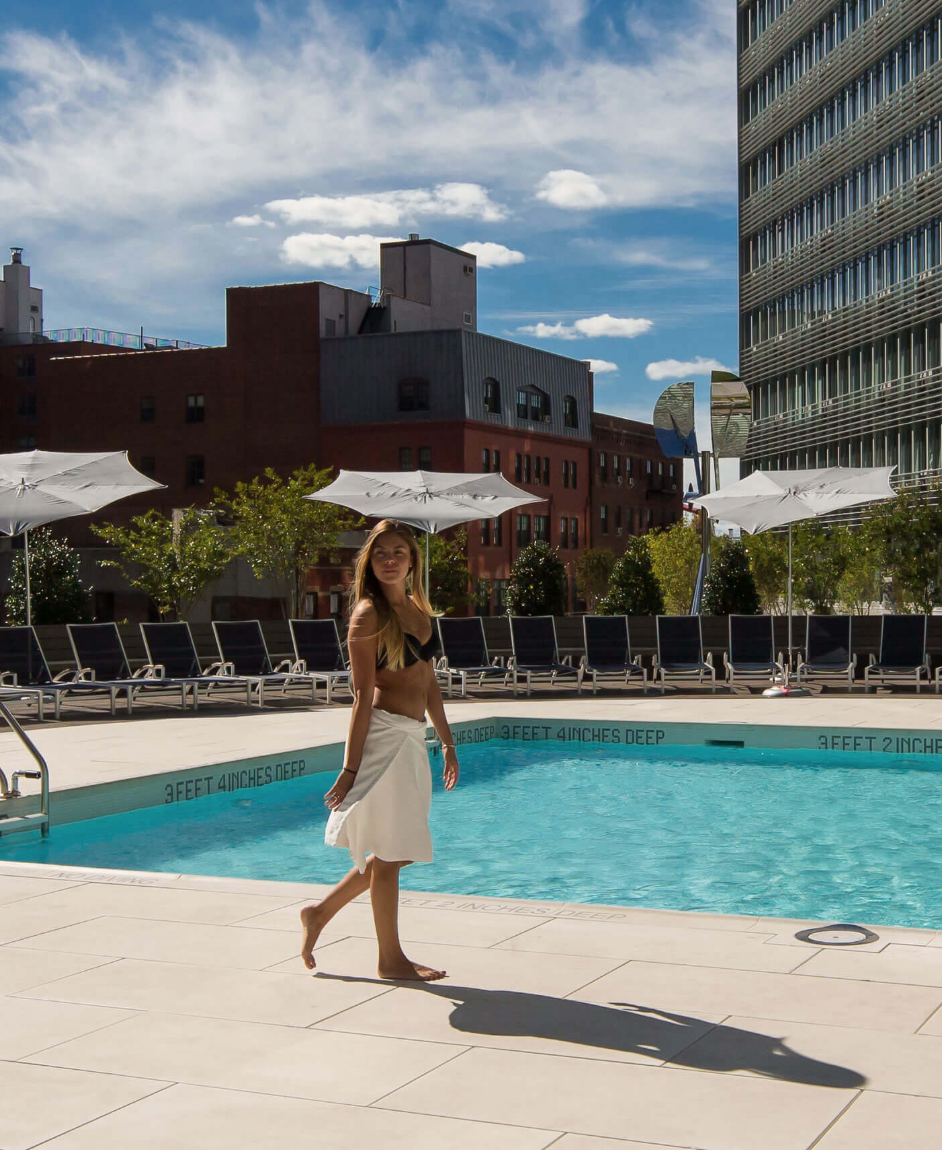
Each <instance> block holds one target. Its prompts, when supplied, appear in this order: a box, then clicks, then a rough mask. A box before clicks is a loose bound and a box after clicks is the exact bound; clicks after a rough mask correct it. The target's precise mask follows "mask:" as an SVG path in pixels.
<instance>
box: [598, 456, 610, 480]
mask: <svg viewBox="0 0 942 1150" xmlns="http://www.w3.org/2000/svg"><path fill="white" fill-rule="evenodd" d="M599 479H601V481H602V482H603V483H608V456H607V455H606V454H605V452H604V451H600V452H599Z"/></svg>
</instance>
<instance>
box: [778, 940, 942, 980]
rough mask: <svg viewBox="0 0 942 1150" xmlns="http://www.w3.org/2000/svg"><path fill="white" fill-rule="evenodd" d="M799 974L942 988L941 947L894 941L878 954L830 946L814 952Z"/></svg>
mask: <svg viewBox="0 0 942 1150" xmlns="http://www.w3.org/2000/svg"><path fill="white" fill-rule="evenodd" d="M800 973H801V974H803V975H813V976H816V977H819V978H843V979H853V980H855V981H857V982H892V983H896V984H902V983H908V984H910V985H913V986H939V987H942V949H940V948H939V947H937V946H900V945H899V944H898V943H891V944H890V945H889V946H887V947H886V948H885V949H884V950H882V951H880V952H879V953H878V954H860V953H856V954H855V953H854V951H853V950H850V949H847V950H839V949H838V948H837V947H830V948H826V949H822V950H820V951H819V952H818V953H817V954H815V955H813V956H812V957H811V958H810V959H809V960H808V961H807V962H806V963H805V965H804V966H803V967H802V968H801V971H800Z"/></svg>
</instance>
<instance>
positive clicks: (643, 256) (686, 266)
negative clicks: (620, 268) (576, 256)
mask: <svg viewBox="0 0 942 1150" xmlns="http://www.w3.org/2000/svg"><path fill="white" fill-rule="evenodd" d="M615 258H616V259H617V260H618V262H619V263H622V264H626V265H627V266H628V267H633V268H644V267H650V268H665V269H671V270H673V271H682V272H705V271H709V270H710V268H711V267H712V265H711V263H710V261H709V260H708V259H706V258H704V257H702V256H669V255H664V254H663V253H660V252H653V251H646V250H645V249H644V248H637V249H633V250H628V251H623V252H621V253H617V254H616V256H615Z"/></svg>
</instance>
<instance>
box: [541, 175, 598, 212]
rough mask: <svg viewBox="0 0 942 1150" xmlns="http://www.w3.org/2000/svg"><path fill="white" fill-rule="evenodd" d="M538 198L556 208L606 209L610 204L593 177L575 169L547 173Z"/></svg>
mask: <svg viewBox="0 0 942 1150" xmlns="http://www.w3.org/2000/svg"><path fill="white" fill-rule="evenodd" d="M536 198H537V199H538V200H545V201H546V202H547V203H548V204H552V205H553V207H555V208H604V207H605V205H606V204H607V203H608V202H609V199H608V196H607V195H606V194H605V192H603V191H602V189H601V188H600V187H599V185H598V183H597V182H596V181H595V180H594V179H593V178H592V177H591V176H587V175H586V173H585V172H577V171H575V170H574V169H573V168H561V169H559V170H557V171H555V172H547V173H546V175H545V176H544V177H543V179H542V180H540V182H539V185H538V186H537V192H536Z"/></svg>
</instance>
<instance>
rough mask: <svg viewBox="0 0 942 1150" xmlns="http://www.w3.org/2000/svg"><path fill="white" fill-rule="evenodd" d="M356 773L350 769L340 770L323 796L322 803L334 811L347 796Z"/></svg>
mask: <svg viewBox="0 0 942 1150" xmlns="http://www.w3.org/2000/svg"><path fill="white" fill-rule="evenodd" d="M355 779H356V775H354V774H352V773H351V772H350V771H341V772H340V774H339V775H338V776H337V781H336V782H335V783H334V785H333V786H332V787H331V788H330V790H329V791H328V792H327V794H326V795H325V796H324V805H325V806H328V807H330V809H331V810H332V811H335V810H336V809H337V808H338V807H339V806H340V804H341V803H342V802H343V800H344V799H345V798H346V797H347V792H348V791H349V790H350V788H351V787H352V786H353V783H354V780H355Z"/></svg>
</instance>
